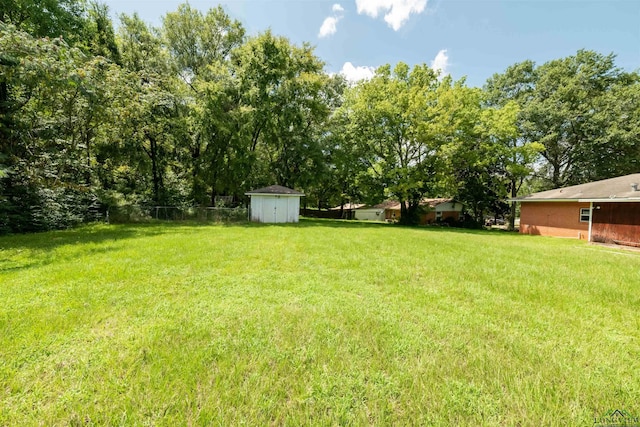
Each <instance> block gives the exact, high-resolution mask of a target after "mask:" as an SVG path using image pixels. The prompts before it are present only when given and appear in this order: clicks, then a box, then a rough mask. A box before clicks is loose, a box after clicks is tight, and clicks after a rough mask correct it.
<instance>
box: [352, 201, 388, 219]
mask: <svg viewBox="0 0 640 427" xmlns="http://www.w3.org/2000/svg"><path fill="white" fill-rule="evenodd" d="M395 203H397V202H385V203H381V204H378V205H374V206H360V207H359V208H356V209H355V210H354V218H355V219H359V220H366V221H385V220H386V219H387V214H386V210H387V204H389V205H393V204H395Z"/></svg>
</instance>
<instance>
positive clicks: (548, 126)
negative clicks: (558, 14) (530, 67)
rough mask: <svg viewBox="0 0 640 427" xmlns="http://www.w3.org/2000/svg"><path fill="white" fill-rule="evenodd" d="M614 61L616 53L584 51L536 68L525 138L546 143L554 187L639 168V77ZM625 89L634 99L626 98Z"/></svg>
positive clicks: (545, 174)
mask: <svg viewBox="0 0 640 427" xmlns="http://www.w3.org/2000/svg"><path fill="white" fill-rule="evenodd" d="M614 60H615V56H614V55H613V54H610V55H606V56H605V55H601V54H599V53H596V52H593V51H588V50H580V51H578V52H577V53H576V55H573V56H569V57H567V58H562V59H557V60H552V61H549V62H547V63H545V64H543V65H541V66H540V67H538V68H536V69H535V72H534V75H535V89H534V91H533V93H532V96H531V97H530V99H529V100H527V102H526V104H525V105H524V107H523V113H522V114H523V118H524V120H525V123H524V124H523V136H524V138H526V139H527V140H528V141H535V142H539V143H541V144H542V145H543V146H544V150H543V151H542V156H543V157H544V159H545V162H544V164H543V167H542V168H541V170H540V171H539V173H540V174H541V175H542V176H543V177H544V178H545V179H546V180H547V182H548V185H549V186H551V187H562V186H565V185H573V184H580V183H583V182H587V181H593V180H597V179H604V178H610V177H612V176H616V175H622V174H625V173H630V172H631V171H634V170H635V167H634V166H635V165H636V163H635V162H634V161H633V160H632V158H633V157H636V155H637V153H638V143H637V142H634V140H635V141H637V139H636V138H634V135H638V129H639V124H638V121H637V113H636V111H637V108H638V107H637V101H636V100H637V96H635V95H634V94H636V93H637V87H638V81H639V80H638V75H637V74H635V73H626V72H624V71H622V70H621V69H620V68H618V67H616V65H615V62H614ZM623 93H626V94H628V96H630V102H626V101H622V99H621V98H620V95H622V94H623ZM621 101H622V102H621ZM612 153H618V154H617V155H614V156H613V157H611V154H612ZM628 155H630V156H631V157H632V158H631V159H630V158H627V156H628Z"/></svg>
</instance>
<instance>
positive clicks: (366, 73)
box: [340, 62, 376, 83]
mask: <svg viewBox="0 0 640 427" xmlns="http://www.w3.org/2000/svg"><path fill="white" fill-rule="evenodd" d="M375 72H376V69H375V68H373V67H367V66H360V67H355V66H354V65H353V64H352V63H351V62H345V63H344V65H343V66H342V70H340V74H342V75H343V76H344V78H345V79H347V81H348V82H350V83H355V82H357V81H359V80H369V79H370V78H371V77H373V75H374V74H375Z"/></svg>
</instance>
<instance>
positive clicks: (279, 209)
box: [274, 196, 288, 223]
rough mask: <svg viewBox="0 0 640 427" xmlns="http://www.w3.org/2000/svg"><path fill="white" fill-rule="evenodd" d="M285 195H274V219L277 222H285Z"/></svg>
mask: <svg viewBox="0 0 640 427" xmlns="http://www.w3.org/2000/svg"><path fill="white" fill-rule="evenodd" d="M287 199H288V198H287V197H280V196H276V199H275V200H276V208H275V214H274V217H275V221H274V222H277V223H284V222H287V211H288V209H287Z"/></svg>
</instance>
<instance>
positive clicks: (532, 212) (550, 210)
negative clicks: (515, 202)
mask: <svg viewBox="0 0 640 427" xmlns="http://www.w3.org/2000/svg"><path fill="white" fill-rule="evenodd" d="M589 206H590V204H589V203H578V202H522V205H521V207H520V233H521V234H531V235H540V236H556V237H573V238H579V239H582V240H587V239H588V238H589V223H588V222H580V209H583V208H589Z"/></svg>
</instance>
